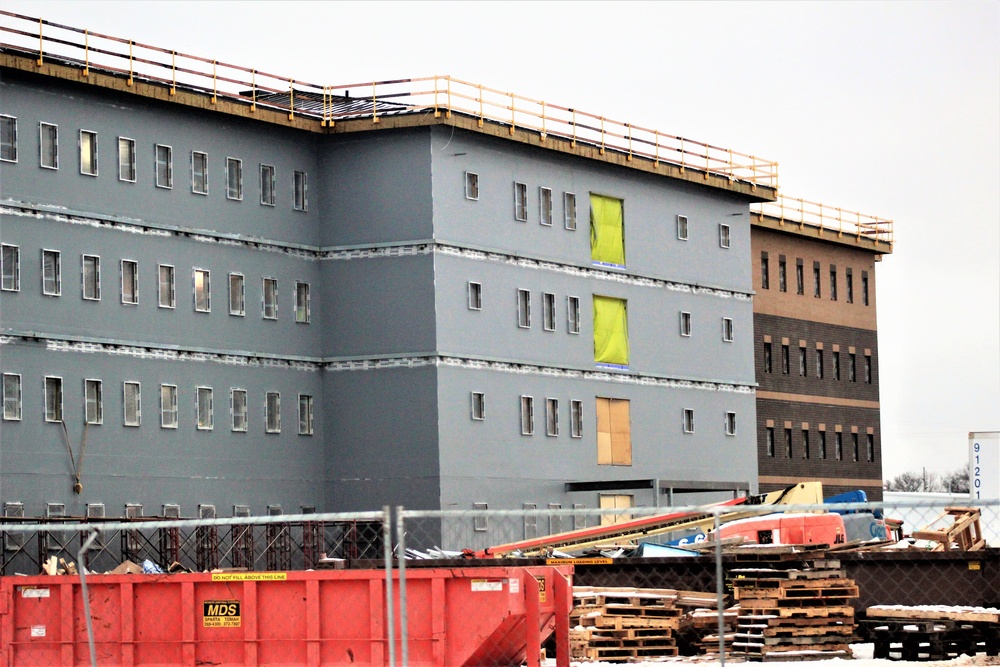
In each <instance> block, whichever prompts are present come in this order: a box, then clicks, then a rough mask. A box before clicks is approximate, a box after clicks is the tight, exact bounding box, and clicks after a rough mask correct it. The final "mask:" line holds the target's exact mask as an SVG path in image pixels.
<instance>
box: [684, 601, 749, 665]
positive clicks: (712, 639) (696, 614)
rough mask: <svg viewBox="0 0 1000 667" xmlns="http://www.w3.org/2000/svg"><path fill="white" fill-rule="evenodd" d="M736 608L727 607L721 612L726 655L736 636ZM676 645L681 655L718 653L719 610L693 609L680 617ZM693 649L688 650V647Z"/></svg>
mask: <svg viewBox="0 0 1000 667" xmlns="http://www.w3.org/2000/svg"><path fill="white" fill-rule="evenodd" d="M738 611H739V610H738V609H736V608H729V609H726V610H724V611H723V613H722V628H723V633H724V634H723V646H724V649H723V650H724V651H725V652H726V655H729V652H730V650H731V648H732V644H733V640H734V639H735V638H736V620H737V613H738ZM677 645H678V647H679V648H680V650H681V655H712V654H715V655H718V653H719V610H718V609H695V610H694V611H691V612H688V613H686V614H684V616H682V617H681V627H680V634H679V635H678V638H677ZM689 647H690V649H693V650H690V649H689Z"/></svg>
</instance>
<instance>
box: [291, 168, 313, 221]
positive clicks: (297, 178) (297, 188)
mask: <svg viewBox="0 0 1000 667" xmlns="http://www.w3.org/2000/svg"><path fill="white" fill-rule="evenodd" d="M292 210H294V211H302V212H303V213H304V212H306V211H308V210H309V174H308V173H306V172H304V171H295V172H293V173H292Z"/></svg>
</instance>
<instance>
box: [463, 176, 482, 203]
mask: <svg viewBox="0 0 1000 667" xmlns="http://www.w3.org/2000/svg"><path fill="white" fill-rule="evenodd" d="M465 198H466V199H471V200H472V201H479V174H474V173H472V172H471V171H467V172H465Z"/></svg>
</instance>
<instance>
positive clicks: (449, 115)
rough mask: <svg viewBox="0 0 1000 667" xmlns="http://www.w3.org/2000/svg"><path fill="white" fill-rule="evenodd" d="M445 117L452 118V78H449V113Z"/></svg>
mask: <svg viewBox="0 0 1000 667" xmlns="http://www.w3.org/2000/svg"><path fill="white" fill-rule="evenodd" d="M445 117H446V118H451V76H449V77H448V112H447V113H446V114H445Z"/></svg>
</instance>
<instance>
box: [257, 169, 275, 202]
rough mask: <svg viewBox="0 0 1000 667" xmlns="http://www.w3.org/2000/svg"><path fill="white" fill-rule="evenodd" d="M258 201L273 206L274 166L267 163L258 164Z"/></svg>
mask: <svg viewBox="0 0 1000 667" xmlns="http://www.w3.org/2000/svg"><path fill="white" fill-rule="evenodd" d="M260 203H261V204H263V205H264V206H274V167H273V166H271V165H269V164H262V165H260Z"/></svg>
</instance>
